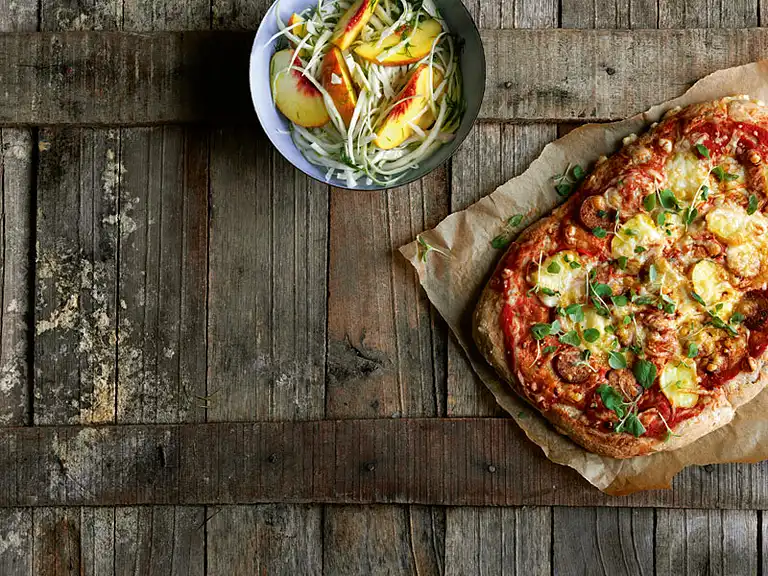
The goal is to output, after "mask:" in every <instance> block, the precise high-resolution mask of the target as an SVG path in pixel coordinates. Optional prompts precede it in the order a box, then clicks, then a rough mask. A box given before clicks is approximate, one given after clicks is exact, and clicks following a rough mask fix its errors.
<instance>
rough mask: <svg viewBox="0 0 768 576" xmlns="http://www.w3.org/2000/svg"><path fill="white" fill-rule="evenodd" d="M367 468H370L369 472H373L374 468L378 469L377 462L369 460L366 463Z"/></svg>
mask: <svg viewBox="0 0 768 576" xmlns="http://www.w3.org/2000/svg"><path fill="white" fill-rule="evenodd" d="M365 469H366V470H368V472H373V471H374V470H376V462H368V463H367V464H366V465H365Z"/></svg>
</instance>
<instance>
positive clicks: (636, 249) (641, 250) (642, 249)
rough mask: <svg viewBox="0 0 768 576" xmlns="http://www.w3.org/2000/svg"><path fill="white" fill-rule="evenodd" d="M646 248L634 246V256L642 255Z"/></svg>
mask: <svg viewBox="0 0 768 576" xmlns="http://www.w3.org/2000/svg"><path fill="white" fill-rule="evenodd" d="M646 250H647V248H646V247H645V246H635V254H642V253H643V252H645V251H646Z"/></svg>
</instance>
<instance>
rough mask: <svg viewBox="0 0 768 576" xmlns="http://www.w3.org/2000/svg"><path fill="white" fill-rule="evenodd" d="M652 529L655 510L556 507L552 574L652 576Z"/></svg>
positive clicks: (554, 511)
mask: <svg viewBox="0 0 768 576" xmlns="http://www.w3.org/2000/svg"><path fill="white" fill-rule="evenodd" d="M653 529H654V511H653V510H648V509H635V510H633V509H630V508H614V509H610V508H554V509H553V542H552V573H553V574H558V575H563V576H568V575H578V576H581V575H586V574H589V575H592V574H595V575H597V574H633V575H636V576H653V574H654V573H655V572H654V568H653V566H654V564H653V563H654V556H653V554H654V534H653ZM667 573H668V572H660V574H667ZM669 573H670V574H671V573H672V572H669Z"/></svg>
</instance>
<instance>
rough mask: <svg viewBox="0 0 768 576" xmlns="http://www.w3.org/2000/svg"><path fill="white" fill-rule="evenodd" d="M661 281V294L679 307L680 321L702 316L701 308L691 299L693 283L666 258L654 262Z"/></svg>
mask: <svg viewBox="0 0 768 576" xmlns="http://www.w3.org/2000/svg"><path fill="white" fill-rule="evenodd" d="M654 265H655V266H656V269H657V270H658V273H659V277H660V278H661V280H660V288H659V290H660V292H661V293H662V294H664V295H665V296H667V297H669V298H670V299H671V300H672V301H673V302H675V304H676V306H677V312H678V313H679V320H680V321H681V322H685V321H687V320H689V319H691V318H693V317H696V316H700V315H701V314H702V310H701V306H699V305H698V304H696V301H695V300H694V299H693V298H691V283H690V282H689V281H688V278H686V277H685V276H684V275H683V274H681V273H680V271H679V270H678V269H677V268H675V267H674V266H672V265H671V264H670V263H669V261H668V260H667V259H666V258H658V259H657V260H655V261H654Z"/></svg>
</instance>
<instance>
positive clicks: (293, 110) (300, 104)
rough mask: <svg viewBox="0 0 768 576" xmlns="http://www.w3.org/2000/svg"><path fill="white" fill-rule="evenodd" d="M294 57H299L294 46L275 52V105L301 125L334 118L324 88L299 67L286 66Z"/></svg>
mask: <svg viewBox="0 0 768 576" xmlns="http://www.w3.org/2000/svg"><path fill="white" fill-rule="evenodd" d="M294 59H296V60H298V58H297V57H296V56H295V55H294V51H293V50H291V49H290V48H286V49H285V50H280V51H279V52H275V55H274V56H272V62H271V63H270V68H269V69H270V77H271V81H272V97H273V98H274V100H275V105H276V106H277V109H278V110H280V112H282V113H283V115H284V116H285V117H286V118H288V120H290V121H291V122H294V123H295V124H298V125H299V126H304V127H305V128H315V127H318V126H324V125H325V124H327V123H328V121H329V120H330V119H331V118H330V116H328V110H327V109H326V108H325V101H324V100H323V95H322V94H321V93H320V90H318V89H317V87H316V86H315V85H314V84H312V82H311V81H310V80H308V79H307V78H305V77H304V75H303V74H302V73H301V72H299V71H298V70H286V68H288V66H289V65H291V63H293V62H294ZM297 63H298V62H297Z"/></svg>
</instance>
